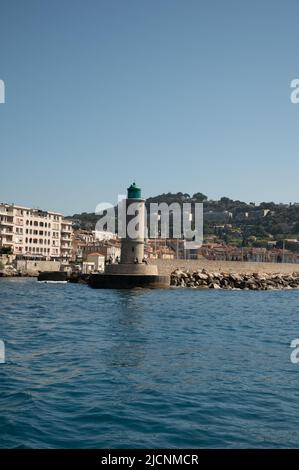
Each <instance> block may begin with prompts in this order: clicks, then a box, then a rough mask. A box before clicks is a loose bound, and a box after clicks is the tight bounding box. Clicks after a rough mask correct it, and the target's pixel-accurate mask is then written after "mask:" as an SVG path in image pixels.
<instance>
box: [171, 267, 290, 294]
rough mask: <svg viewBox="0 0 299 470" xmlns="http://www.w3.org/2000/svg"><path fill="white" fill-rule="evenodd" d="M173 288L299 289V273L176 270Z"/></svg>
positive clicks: (173, 276) (172, 282)
mask: <svg viewBox="0 0 299 470" xmlns="http://www.w3.org/2000/svg"><path fill="white" fill-rule="evenodd" d="M170 282H171V286H176V287H193V288H200V289H244V290H274V289H298V288H299V272H294V273H293V274H279V273H275V274H266V273H264V274H261V273H252V274H233V273H223V272H221V273H216V272H214V273H209V272H208V271H206V270H205V269H202V270H201V271H195V272H192V273H191V272H189V271H182V270H180V269H176V270H175V271H173V272H172V273H171V281H170Z"/></svg>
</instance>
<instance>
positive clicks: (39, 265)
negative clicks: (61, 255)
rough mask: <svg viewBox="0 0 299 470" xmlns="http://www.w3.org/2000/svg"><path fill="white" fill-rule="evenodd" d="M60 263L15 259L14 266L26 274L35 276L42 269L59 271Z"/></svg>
mask: <svg viewBox="0 0 299 470" xmlns="http://www.w3.org/2000/svg"><path fill="white" fill-rule="evenodd" d="M60 265H61V263H60V262H59V261H33V260H17V261H16V268H17V270H18V271H19V272H21V273H22V274H25V275H27V276H37V275H38V273H39V272H42V271H59V270H60Z"/></svg>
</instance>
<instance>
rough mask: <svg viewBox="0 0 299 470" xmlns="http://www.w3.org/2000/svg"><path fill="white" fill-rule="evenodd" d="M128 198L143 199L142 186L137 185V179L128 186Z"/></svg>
mask: <svg viewBox="0 0 299 470" xmlns="http://www.w3.org/2000/svg"><path fill="white" fill-rule="evenodd" d="M128 199H141V188H139V186H137V185H136V183H135V181H134V182H133V183H132V184H131V186H130V187H129V188H128Z"/></svg>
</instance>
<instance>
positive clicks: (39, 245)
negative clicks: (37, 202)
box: [0, 203, 72, 261]
mask: <svg viewBox="0 0 299 470" xmlns="http://www.w3.org/2000/svg"><path fill="white" fill-rule="evenodd" d="M0 247H10V248H11V251H12V253H13V254H14V255H23V256H35V257H45V258H47V259H57V258H62V259H64V260H66V261H67V260H68V259H70V258H71V254H72V253H71V252H72V223H71V222H70V221H68V220H65V219H64V218H63V215H62V214H60V213H58V212H47V211H43V210H40V209H30V208H28V207H22V206H17V205H15V204H5V203H0Z"/></svg>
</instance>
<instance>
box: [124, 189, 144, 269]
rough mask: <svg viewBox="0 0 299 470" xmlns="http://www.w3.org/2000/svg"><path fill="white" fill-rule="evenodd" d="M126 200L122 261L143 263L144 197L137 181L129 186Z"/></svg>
mask: <svg viewBox="0 0 299 470" xmlns="http://www.w3.org/2000/svg"><path fill="white" fill-rule="evenodd" d="M127 191H128V195H127V199H126V200H125V213H126V224H125V225H126V227H125V229H126V237H125V238H122V240H121V258H120V259H121V263H122V264H126V263H134V264H139V263H142V261H143V259H144V223H145V218H144V214H145V210H144V203H145V201H144V199H142V198H141V189H140V188H139V187H138V186H136V184H135V182H134V183H133V184H131V186H130V187H129V188H128V190H127Z"/></svg>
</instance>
